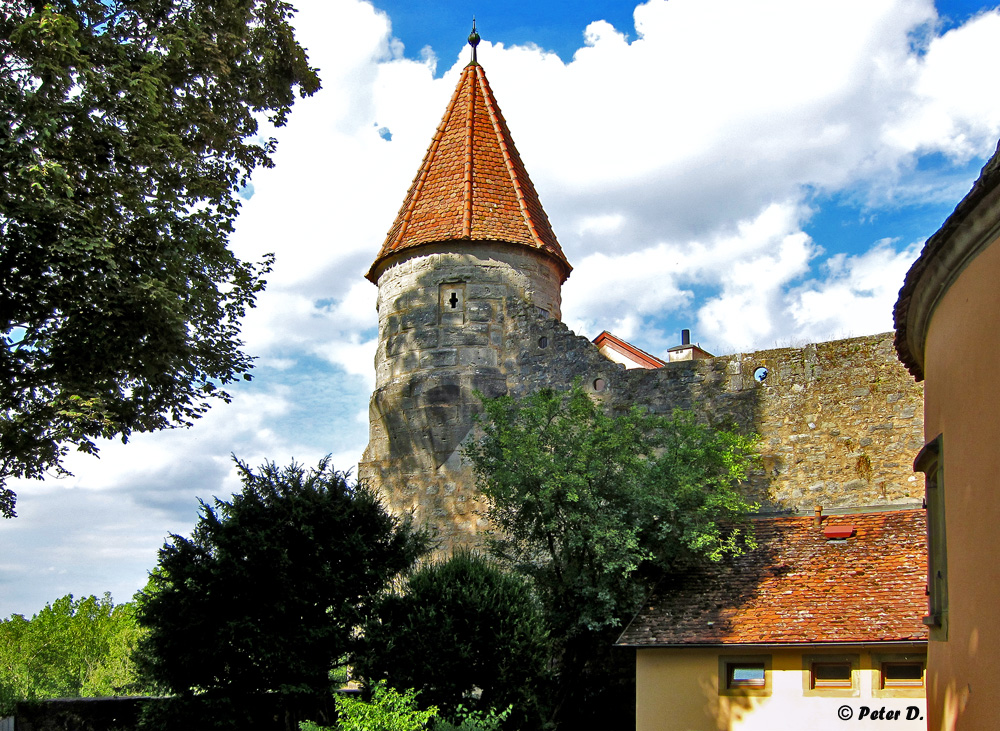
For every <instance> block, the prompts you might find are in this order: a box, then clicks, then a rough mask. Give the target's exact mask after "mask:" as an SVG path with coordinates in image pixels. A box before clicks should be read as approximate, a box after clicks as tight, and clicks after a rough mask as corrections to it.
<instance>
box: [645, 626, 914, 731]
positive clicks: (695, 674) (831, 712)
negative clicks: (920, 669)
mask: <svg viewBox="0 0 1000 731" xmlns="http://www.w3.org/2000/svg"><path fill="white" fill-rule="evenodd" d="M926 649H927V647H926V644H919V643H918V644H913V645H902V644H896V643H893V644H886V645H881V646H879V645H869V646H863V647H862V646H856V645H852V646H846V647H834V648H816V647H811V646H808V645H805V646H801V647H797V648H794V649H783V648H778V649H773V648H762V649H761V648H740V647H737V646H733V647H730V648H704V649H702V648H647V649H639V650H637V651H636V707H637V714H636V731H786V730H787V731H802V729H809V730H810V731H826V730H828V729H829V730H830V731H833V730H835V729H837V730H839V731H843V729H844V728H846V727H847V726H846V725H845V721H850V722H853V723H858V722H859V721H860V722H861V723H864V724H868V723H869V722H873V723H879V722H880V721H883V720H884V721H888V722H889V723H887V724H886V725H889V726H891V727H892V728H893V729H898V731H909V730H913V731H916V729H921V730H922V729H925V728H926V727H927V704H926V700H925V698H924V689H923V688H922V687H921V688H906V689H887V690H883V689H882V688H881V685H882V676H881V672H882V670H881V668H882V663H883V662H884V661H893V660H896V659H898V658H908V659H913V658H923V657H924V656H925V653H926ZM751 657H759V658H766V664H767V670H766V673H767V686H766V688H765V690H764V691H757V690H733V691H727V690H726V689H725V687H724V685H725V683H724V681H725V670H724V667H725V662H726V660H727V659H728V658H738V659H745V658H751ZM845 657H849V658H851V659H852V686H853V687H852V688H850V689H844V690H840V689H838V690H821V691H817V690H811V689H810V685H811V682H810V681H811V678H810V672H811V671H810V668H811V665H812V663H813V662H820V661H822V660H823V659H824V658H837V659H840V658H845ZM720 678H721V684H720ZM845 709H847V710H845ZM848 714H849V715H848ZM893 714H895V715H894V716H893V717H892V718H891V721H890V718H888V716H891V715H893Z"/></svg>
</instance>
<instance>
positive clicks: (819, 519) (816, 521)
mask: <svg viewBox="0 0 1000 731" xmlns="http://www.w3.org/2000/svg"><path fill="white" fill-rule="evenodd" d="M813 525H814V526H816V527H817V528H819V527H820V526H821V525H823V506H822V505H817V506H816V517H815V518H813Z"/></svg>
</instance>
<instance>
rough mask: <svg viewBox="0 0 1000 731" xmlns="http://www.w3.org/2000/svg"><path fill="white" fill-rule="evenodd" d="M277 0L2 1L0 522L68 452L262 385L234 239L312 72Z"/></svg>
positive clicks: (253, 272) (250, 276)
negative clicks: (253, 369) (233, 385)
mask: <svg viewBox="0 0 1000 731" xmlns="http://www.w3.org/2000/svg"><path fill="white" fill-rule="evenodd" d="M291 13H292V8H291V6H290V5H289V4H288V3H287V2H283V1H282V0H230V1H228V2H217V1H216V0H49V1H48V2H43V0H7V2H5V3H4V11H3V13H0V339H2V340H0V515H4V516H5V517H13V516H14V514H15V513H14V501H15V495H14V493H13V492H12V491H11V490H10V489H8V488H6V487H5V483H6V480H7V479H8V478H10V477H29V478H39V477H41V476H43V475H44V474H45V473H46V472H50V471H51V472H55V473H61V472H64V469H63V468H62V466H61V465H62V460H63V457H64V455H65V454H66V452H67V451H68V449H69V448H71V447H75V448H77V449H79V450H82V451H84V452H88V453H91V454H94V453H96V452H97V447H96V444H95V440H96V439H97V438H102V437H103V438H108V437H113V436H121V437H122V438H123V439H127V438H128V436H129V435H130V434H131V433H132V432H136V431H139V432H142V431H151V430H157V429H162V428H165V427H169V426H177V425H188V424H190V423H191V421H192V420H193V419H195V418H197V417H199V416H200V415H201V414H202V413H203V412H204V411H205V410H206V409H207V407H208V403H209V397H220V398H223V399H228V396H227V395H226V394H225V392H224V391H222V390H220V388H219V387H220V386H222V385H225V384H227V383H230V382H232V381H234V380H235V379H238V378H239V377H240V376H241V375H242V376H243V377H245V378H249V376H248V375H247V371H248V370H249V369H250V366H251V361H252V359H251V358H250V357H249V356H247V355H246V354H245V353H244V352H242V350H241V346H242V343H241V342H240V340H239V327H240V324H239V321H240V317H241V316H242V315H243V314H244V312H245V309H246V308H247V307H248V306H253V303H254V299H255V296H256V295H257V293H258V292H259V291H260V290H261V288H262V287H263V286H264V282H263V280H262V279H261V276H262V275H263V274H264V273H266V272H267V271H268V269H269V267H270V257H269V258H268V259H267V260H265V261H264V262H263V263H261V264H259V265H255V264H249V263H246V262H242V261H240V260H239V259H237V258H236V257H235V256H234V255H233V253H232V252H231V251H230V250H229V249H228V248H227V239H228V236H229V234H230V233H231V231H232V229H233V221H234V219H235V217H236V215H237V213H238V210H239V203H240V197H239V192H240V191H241V190H242V189H243V188H244V187H245V186H246V184H247V182H248V179H249V176H250V174H251V172H252V171H253V170H254V169H256V168H258V167H260V166H265V167H266V166H270V165H271V153H272V152H273V149H274V144H275V143H274V140H273V139H266V138H264V137H261V136H260V134H259V132H258V120H263V119H267V120H269V121H270V122H271V123H273V124H275V125H281V124H283V123H284V121H285V119H286V116H287V114H288V112H289V110H290V107H291V105H292V103H293V100H294V90H295V89H296V88H298V89H299V90H300V91H301V93H302V94H311V93H313V92H314V91H315V90H316V89H318V88H319V79H318V77H317V76H316V73H315V71H314V70H313V69H312V68H310V67H309V65H308V62H307V59H306V55H305V52H304V51H303V49H302V48H301V47H300V46H299V45H298V44H297V42H296V41H295V38H294V37H293V33H292V29H291V26H290V25H289V22H288V20H289V16H290V15H291Z"/></svg>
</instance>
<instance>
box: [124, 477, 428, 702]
mask: <svg viewBox="0 0 1000 731" xmlns="http://www.w3.org/2000/svg"><path fill="white" fill-rule="evenodd" d="M237 465H238V468H239V471H240V477H241V480H242V482H243V490H242V492H240V493H239V494H237V495H235V496H233V498H232V500H231V501H228V502H227V501H222V500H218V499H216V500H215V505H214V507H212V506H209V505H207V504H206V503H204V502H202V514H201V516H200V518H199V520H198V523H197V525H196V527H195V529H194V532H193V534H192V536H191V538H183V537H181V536H177V535H172V536H171V537H170V540H169V541H168V542H167V543H166V544H165V545H164V546H163V548H162V549H160V555H159V564H158V568H157V570H156V571H154V572H153V573H152V575H151V577H150V578H151V582H150V584H151V585H150V587H149V588H147V589H146V590H145V591H144V592H142V593H141V594H140V596H139V606H140V611H139V619H140V622H141V624H142V625H143V626H145V627H146V628H148V634H147V635H146V636H145V637H144V638H143V640H142V642H141V644H140V653H139V656H138V657H139V663H140V666H141V668H142V670H143V673H144V677H147V678H149V680H150V681H152V682H155V683H157V684H158V685H160V686H161V687H163V688H165V689H166V690H169V691H171V692H173V693H176V694H179V695H180V696H182V697H192V696H193V695H195V694H196V693H204V694H205V695H206V696H207V697H208V698H212V697H215V698H223V699H228V700H230V701H232V700H234V699H239V698H241V697H246V696H248V695H252V694H259V693H264V692H269V691H275V692H282V693H286V694H291V695H295V694H305V695H314V694H317V693H326V692H327V691H328V690H329V686H330V681H329V674H330V671H331V670H332V669H333V668H334V667H336V666H337V665H339V664H341V663H342V662H344V657H345V655H346V654H347V653H348V651H349V650H351V649H352V647H353V641H354V640H353V638H354V634H355V628H356V627H358V626H360V625H361V624H362V622H363V620H364V617H365V613H366V611H367V609H368V607H369V606H370V604H371V603H372V601H373V598H374V597H375V596H376V595H377V594H378V593H380V592H381V591H383V590H384V589H385V587H386V585H387V584H388V582H390V581H391V580H392V579H393V577H394V576H396V575H397V574H398V573H400V572H402V571H405V570H407V569H409V568H410V567H411V566H412V565H413V563H414V562H415V561H416V559H417V558H418V557H419V556H420V555H421V554H423V553H424V552H425V551H426V549H427V545H428V539H427V537H426V535H425V534H424V533H423V532H420V531H416V530H414V529H413V528H412V527H411V525H410V523H409V522H408V521H406V520H400V519H398V518H395V517H393V516H391V515H389V514H388V513H387V512H386V511H385V509H384V508H383V507H382V505H381V503H380V502H379V499H378V497H377V496H376V495H375V494H373V492H371V491H370V490H368V489H366V488H364V487H362V486H358V485H352V484H350V483H349V482H348V480H347V476H346V475H345V474H344V473H340V472H337V471H335V470H334V469H333V468H332V467H331V466H330V464H329V459H323V460H321V461H320V463H319V465H318V466H317V467H316V468H314V469H308V470H307V469H305V468H303V467H301V466H299V465H297V464H294V463H293V464H292V465H290V466H288V467H283V468H279V467H278V466H276V465H275V464H273V463H268V464H264V465H262V466H261V467H260V468H259V469H258V470H257V471H253V470H251V469H250V468H249V467H248V466H247V465H245V464H243V463H242V462H239V461H237Z"/></svg>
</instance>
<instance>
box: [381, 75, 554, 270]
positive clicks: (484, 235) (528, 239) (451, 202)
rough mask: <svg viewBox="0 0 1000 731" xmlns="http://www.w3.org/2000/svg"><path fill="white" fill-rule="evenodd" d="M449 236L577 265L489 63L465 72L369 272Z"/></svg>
mask: <svg viewBox="0 0 1000 731" xmlns="http://www.w3.org/2000/svg"><path fill="white" fill-rule="evenodd" d="M445 241H503V242H508V243H512V244H520V245H523V246H527V247H529V248H532V249H537V250H539V251H542V252H544V253H545V254H547V255H549V256H550V257H552V258H553V259H555V260H556V261H557V262H558V264H559V265H560V268H561V269H562V280H563V281H565V280H566V277H568V276H569V273H570V270H571V269H572V267H571V266H570V265H569V262H568V261H567V260H566V255H565V254H563V251H562V248H561V247H560V246H559V241H558V240H557V239H556V235H555V233H553V231H552V226H551V225H550V224H549V219H548V216H546V215H545V211H544V210H543V209H542V204H541V202H540V201H539V200H538V193H536V192H535V187H534V186H533V185H532V184H531V179H530V178H529V177H528V172H527V171H526V170H525V169H524V163H522V162H521V157H520V155H518V154H517V149H516V148H515V147H514V141H513V140H512V139H511V136H510V130H508V129H507V123H506V122H505V121H504V118H503V115H502V114H500V108H499V107H498V106H497V102H496V99H495V98H494V97H493V91H492V90H491V89H490V85H489V82H487V80H486V74H485V73H484V72H483V67H482V66H480V65H479V64H477V63H475V62H473V63H471V64H469V65H468V66H466V67H465V69H464V70H463V71H462V77H461V79H459V82H458V87H457V88H456V89H455V94H454V95H453V96H452V98H451V102H449V104H448V108H447V110H446V111H445V113H444V119H442V120H441V124H440V125H439V126H438V129H437V133H436V134H435V135H434V139H433V140H432V141H431V146H430V148H429V149H428V150H427V154H426V155H425V156H424V161H423V164H421V166H420V170H419V171H418V172H417V176H416V178H414V180H413V184H412V185H411V186H410V191H409V193H407V194H406V200H404V201H403V206H402V207H401V208H400V209H399V214H398V215H397V216H396V221H395V223H393V225H392V228H391V229H390V230H389V235H388V236H386V239H385V243H384V244H382V249H381V251H379V254H378V256H377V257H376V258H375V262H374V263H373V264H372V266H371V269H369V270H368V274H367V275H366V276H367V277H368V279H370V280H371V281H372V282H376V281H377V279H378V276H377V270H378V268H379V265H380V264H381V263H382V261H383V260H385V259H386V258H387V257H389V256H392V255H393V254H395V253H396V252H398V251H401V250H403V249H410V248H413V247H415V246H421V245H423V244H431V243H441V242H445Z"/></svg>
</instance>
